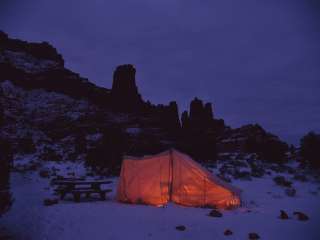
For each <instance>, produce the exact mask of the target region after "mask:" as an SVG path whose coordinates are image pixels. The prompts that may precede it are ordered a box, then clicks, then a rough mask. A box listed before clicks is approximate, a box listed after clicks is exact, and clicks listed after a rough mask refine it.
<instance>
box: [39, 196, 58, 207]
mask: <svg viewBox="0 0 320 240" xmlns="http://www.w3.org/2000/svg"><path fill="white" fill-rule="evenodd" d="M58 202H59V200H58V199H50V198H46V199H44V200H43V205H45V206H51V205H54V204H57V203H58Z"/></svg>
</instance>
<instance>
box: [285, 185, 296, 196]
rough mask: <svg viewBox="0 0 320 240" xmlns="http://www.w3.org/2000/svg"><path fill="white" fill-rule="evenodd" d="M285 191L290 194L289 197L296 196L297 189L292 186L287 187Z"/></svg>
mask: <svg viewBox="0 0 320 240" xmlns="http://www.w3.org/2000/svg"><path fill="white" fill-rule="evenodd" d="M285 193H286V195H287V196H289V197H294V196H295V195H296V193H297V191H296V189H295V188H293V187H291V188H287V189H286V190H285Z"/></svg>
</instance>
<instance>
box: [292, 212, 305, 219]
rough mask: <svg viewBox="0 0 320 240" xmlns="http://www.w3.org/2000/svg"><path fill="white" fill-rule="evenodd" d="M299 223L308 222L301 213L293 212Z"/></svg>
mask: <svg viewBox="0 0 320 240" xmlns="http://www.w3.org/2000/svg"><path fill="white" fill-rule="evenodd" d="M293 215H295V216H296V217H297V219H298V220H299V221H308V220H309V217H308V216H307V215H306V214H305V213H303V212H293Z"/></svg>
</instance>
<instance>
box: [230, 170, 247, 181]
mask: <svg viewBox="0 0 320 240" xmlns="http://www.w3.org/2000/svg"><path fill="white" fill-rule="evenodd" d="M233 176H234V178H236V179H241V180H248V181H250V180H251V174H250V172H248V171H239V170H237V171H235V173H234V175H233Z"/></svg>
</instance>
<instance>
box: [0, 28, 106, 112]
mask: <svg viewBox="0 0 320 240" xmlns="http://www.w3.org/2000/svg"><path fill="white" fill-rule="evenodd" d="M0 72H1V75H0V82H1V81H5V80H10V81H12V82H13V83H14V84H16V85H18V86H20V87H22V88H24V89H27V90H28V89H45V90H48V91H54V92H59V93H63V94H66V95H68V96H71V97H73V98H77V99H87V100H89V101H91V102H93V103H94V104H98V105H99V106H104V107H105V106H108V105H109V102H110V99H109V98H110V91H109V90H108V89H105V88H101V87H97V86H95V85H94V84H92V83H90V82H89V81H88V80H87V79H85V78H82V77H80V76H79V75H78V74H76V73H74V72H72V71H70V70H68V69H66V68H65V67H64V60H63V58H62V56H61V55H60V54H59V53H58V52H57V50H56V49H55V48H54V47H52V46H51V45H50V44H49V43H47V42H42V43H29V42H26V41H21V40H17V39H11V38H8V36H7V35H6V34H5V33H3V32H0Z"/></svg>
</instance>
